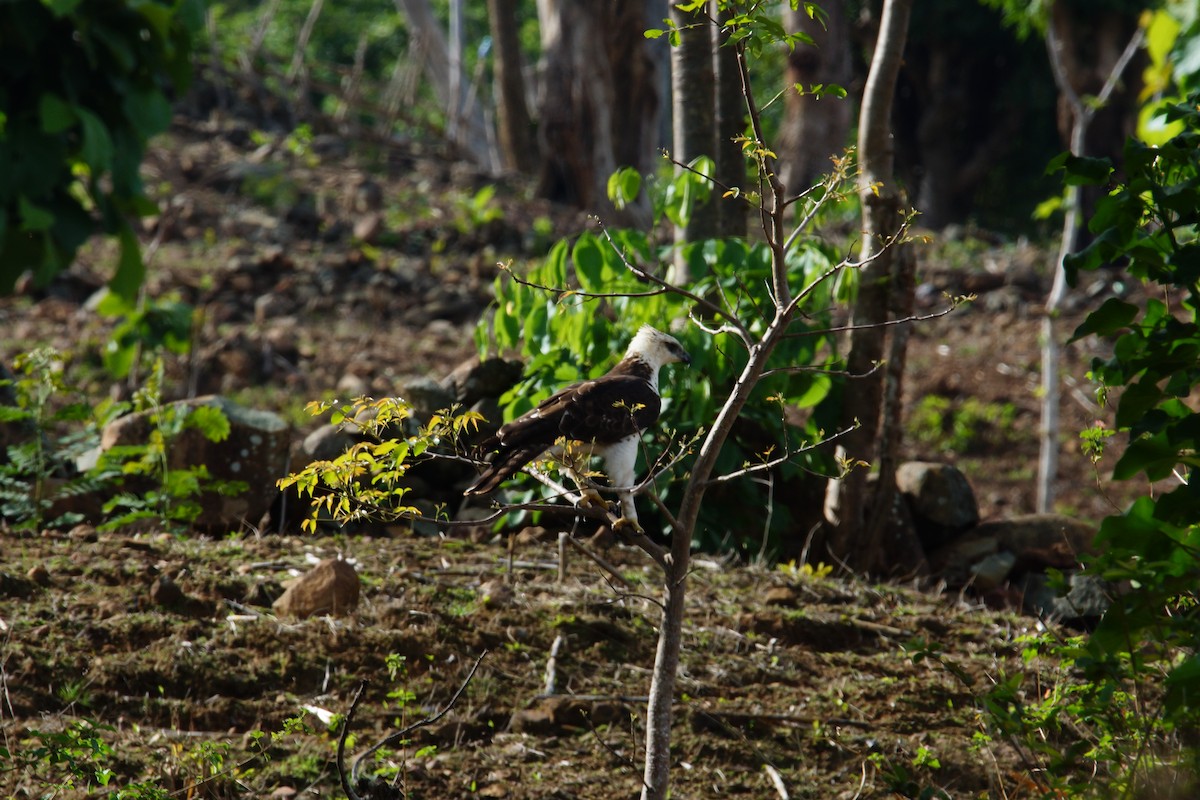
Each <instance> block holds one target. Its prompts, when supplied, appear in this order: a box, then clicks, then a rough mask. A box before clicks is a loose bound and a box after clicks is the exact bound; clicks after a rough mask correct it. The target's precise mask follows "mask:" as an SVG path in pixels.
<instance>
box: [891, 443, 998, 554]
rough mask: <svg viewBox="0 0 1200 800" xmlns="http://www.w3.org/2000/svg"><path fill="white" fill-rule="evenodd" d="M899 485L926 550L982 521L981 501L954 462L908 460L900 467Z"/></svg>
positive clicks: (898, 471) (918, 536)
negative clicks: (979, 502)
mask: <svg viewBox="0 0 1200 800" xmlns="http://www.w3.org/2000/svg"><path fill="white" fill-rule="evenodd" d="M896 488H897V489H898V490H899V492H900V494H901V496H903V497H904V499H905V500H906V501H907V502H908V506H909V510H910V511H911V512H912V519H913V524H914V525H915V526H916V531H917V538H918V539H919V540H920V542H921V544H922V545H923V546H924V548H925V550H926V551H928V550H931V549H933V548H936V547H938V546H940V545H943V544H945V543H946V542H948V541H950V540H951V539H953V538H955V537H956V536H958V535H959V534H961V533H962V532H963V531H966V530H968V529H970V528H972V527H974V525H975V524H976V523H978V522H979V504H978V503H977V502H976V500H975V493H974V492H973V491H972V490H971V484H970V483H968V482H967V477H966V476H965V475H963V474H962V472H960V471H959V470H958V469H957V468H955V467H953V466H951V465H950V464H938V463H934V462H928V461H908V462H906V463H904V464H901V465H900V468H899V469H897V470H896Z"/></svg>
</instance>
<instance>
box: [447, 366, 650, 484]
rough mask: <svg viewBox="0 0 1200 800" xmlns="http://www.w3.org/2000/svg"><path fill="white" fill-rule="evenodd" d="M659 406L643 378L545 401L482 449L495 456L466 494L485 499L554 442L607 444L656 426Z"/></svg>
mask: <svg viewBox="0 0 1200 800" xmlns="http://www.w3.org/2000/svg"><path fill="white" fill-rule="evenodd" d="M661 409H662V401H661V400H660V399H659V397H658V395H657V394H656V393H655V392H654V389H653V388H652V387H651V386H650V383H649V382H648V381H646V380H645V379H644V378H641V377H638V376H634V375H614V374H612V373H610V374H608V375H605V376H603V377H600V378H595V379H594V380H589V381H584V382H582V383H577V384H575V385H574V386H568V387H567V388H565V389H563V390H561V391H559V392H556V393H555V394H553V395H551V396H550V397H547V398H546V399H545V400H543V401H542V402H541V403H540V404H538V406H537V408H535V409H533V410H532V411H528V412H526V413H525V414H523V415H522V416H520V417H518V418H517V419H514V420H513V421H512V422H509V423H508V424H506V425H504V426H503V427H502V428H500V430H499V431H497V432H496V435H495V436H493V437H492V438H490V439H489V440H487V441H486V442H484V443H483V444H482V445H481V449H482V450H484V451H487V450H495V451H496V455H495V457H494V458H493V459H492V463H491V464H490V465H488V467H487V469H485V470H484V472H483V474H482V475H480V476H479V478H478V479H477V480H476V481H475V483H473V484H472V485H471V486H470V488H468V489H467V490H466V494H486V493H488V492H490V491H492V490H493V489H495V488H496V487H497V486H499V485H500V483H502V482H503V481H505V480H507V479H508V478H509V477H511V476H512V475H514V474H515V473H517V472H518V471H519V470H520V469H521V468H522V467H524V466H525V465H526V464H528V463H529V462H531V461H533V460H534V459H536V458H537V457H538V456H540V455H541V454H542V453H544V452H546V451H547V450H549V449H550V448H551V447H552V446H553V445H554V443H555V442H556V441H557V440H558V438H559V437H560V436H561V437H565V438H567V439H572V440H575V441H580V442H587V443H598V444H611V443H613V442H616V441H618V440H620V439H624V438H625V437H627V436H629V435H631V434H634V433H637V432H639V431H643V430H645V429H646V428H648V427H650V426H651V425H653V424H654V422H655V420H657V419H658V415H659V412H660V411H661Z"/></svg>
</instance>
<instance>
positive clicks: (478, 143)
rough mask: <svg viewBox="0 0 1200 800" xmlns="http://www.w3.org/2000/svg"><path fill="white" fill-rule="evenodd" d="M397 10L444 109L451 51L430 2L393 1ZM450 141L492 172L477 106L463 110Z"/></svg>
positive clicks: (447, 102) (448, 97) (448, 98)
mask: <svg viewBox="0 0 1200 800" xmlns="http://www.w3.org/2000/svg"><path fill="white" fill-rule="evenodd" d="M394 2H395V4H396V9H397V10H398V11H399V12H400V13H401V14H403V15H405V16H406V17H407V18H408V21H409V24H410V25H412V33H413V38H414V39H418V40H419V41H420V46H419V47H418V48H417V52H420V53H424V54H425V56H426V58H425V64H424V66H425V74H426V76H427V77H428V78H429V81H430V83H432V84H433V90H434V94H436V95H437V98H438V101H439V102H440V103H441V104H442V107H443V108H449V107H450V105H451V89H452V82H451V79H450V48H449V45H448V44H447V43H446V35H445V34H444V33H442V29H441V28H440V27H439V26H438V24H437V19H436V18H435V17H434V16H433V10H432V9H431V8H430V7H429V0H394ZM451 141H453V142H454V143H455V144H457V145H458V146H459V147H460V148H462V150H463V152H464V153H465V154H466V155H467V156H468V157H469V158H470V159H471V160H472V161H474V162H475V163H476V164H477V165H478V166H480V167H482V168H483V169H485V170H488V171H495V169H494V168H495V165H494V164H492V157H491V153H490V152H489V150H490V149H489V147H488V138H487V131H486V129H485V127H484V123H483V112H482V111H481V110H480V108H479V106H475V107H473V108H469V109H466V110H465V111H464V119H463V120H462V121H461V128H460V129H459V130H457V131H456V136H455V138H453V139H452V140H451Z"/></svg>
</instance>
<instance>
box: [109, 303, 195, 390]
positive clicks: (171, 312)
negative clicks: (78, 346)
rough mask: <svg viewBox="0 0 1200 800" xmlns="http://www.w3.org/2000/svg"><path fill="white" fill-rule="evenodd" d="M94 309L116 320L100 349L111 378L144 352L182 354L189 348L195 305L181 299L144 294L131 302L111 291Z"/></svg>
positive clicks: (130, 368) (131, 367) (131, 368)
mask: <svg viewBox="0 0 1200 800" xmlns="http://www.w3.org/2000/svg"><path fill="white" fill-rule="evenodd" d="M97 311H99V312H100V313H101V314H103V315H105V316H108V317H114V318H116V319H118V320H119V322H118V323H117V324H116V325H115V326H114V327H113V330H112V333H111V334H109V337H108V342H106V343H105V345H104V351H103V353H102V358H103V360H104V368H105V369H106V370H108V373H109V374H110V375H112V376H113V377H114V378H124V377H126V376H128V375H129V374H130V373H131V372H134V371H135V370H136V368H137V367H138V359H139V357H140V356H141V355H142V354H143V353H147V354H148V353H161V352H162V351H163V350H167V351H169V352H172V353H177V354H185V353H187V352H188V351H189V350H190V349H191V346H192V316H193V314H194V309H193V308H192V307H191V306H190V305H188V304H187V303H184V302H181V301H180V300H177V299H173V298H165V299H162V300H158V299H151V298H147V297H145V296H144V295H143V296H139V298H138V299H137V301H136V302H130V301H129V300H128V299H126V298H124V297H122V296H121V295H119V294H116V293H113V292H110V293H108V294H107V295H105V297H104V299H103V300H101V301H100V305H99V306H98V308H97Z"/></svg>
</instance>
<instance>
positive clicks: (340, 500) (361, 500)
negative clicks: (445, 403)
mask: <svg viewBox="0 0 1200 800" xmlns="http://www.w3.org/2000/svg"><path fill="white" fill-rule="evenodd" d="M308 410H309V412H310V413H311V414H313V415H314V416H317V415H321V414H326V413H328V414H329V415H330V422H331V423H332V424H334V425H341V424H346V425H351V426H355V427H358V429H359V430H360V432H361V433H362V434H363V435H364V436H366V437H368V438H367V439H366V440H364V441H361V442H358V443H356V444H354V445H353V446H351V447H350V448H349V449H348V450H347V451H346V452H345V453H343V454H342V455H340V456H338V457H337V458H334V459H331V460H326V461H314V462H313V463H311V464H309V465H308V466H306V467H305V468H304V469H302V470H301V471H300V472H297V473H293V474H292V475H288V476H287V477H285V478H281V479H280V481H279V487H280V488H281V489H287V488H289V487H295V489H296V491H297V492H299V494H300V496H301V497H308V498H310V499H311V500H312V507H311V513H310V514H309V516H308V517H307V518H306V519H305V520H304V521H303V523H302V527H303V528H304V530H306V531H308V532H310V533H312V532H315V531H316V528H317V521H318V519H319V518H320V516H321V515H322V514H326V515H328V516H329V517H331V518H332V519H334V520H336V521H337V522H339V523H343V524H344V523H348V522H353V521H356V520H362V519H374V520H380V519H382V520H400V519H408V520H412V519H417V518H420V517H421V516H422V514H421V512H420V510H419V509H417V508H416V507H415V506H413V505H410V504H409V503H408V502H407V500H406V496H407V495H408V493H409V487H408V486H407V485H406V484H405V476H406V475H407V473H408V471H409V470H410V469H411V468H412V467H413V465H414V464H416V463H418V462H420V461H421V460H423V459H425V458H427V457H430V458H431V457H433V455H434V453H435V452H439V451H441V452H442V454H443V455H447V456H449V457H456V456H454V455H453V451H455V450H456V449H457V448H458V447H459V442H460V440H461V438H462V436H463V435H464V434H465V433H466V432H468V431H471V430H474V429H475V428H476V427H477V426H478V424H479V422H480V421H481V420H482V417H481V416H480V415H479V414H477V413H475V412H471V411H468V412H463V413H457V412H456V411H455V410H453V409H451V410H448V411H445V412H442V413H438V414H435V415H434V416H433V417H432V418H431V419H430V420H429V422H428V423H426V424H425V425H423V426H421V425H417V424H416V423H415V422H414V421H413V420H412V408H411V407H410V406H409V405H408V404H407V403H405V402H404V401H403V400H400V399H398V398H384V399H382V400H373V399H371V398H359V399H358V400H355V401H354V402H352V403H350V404H348V405H339V404H338V403H337V401H331V402H313V403H309V405H308ZM406 429H407V430H408V431H410V433H408V434H407V435H404V432H405V430H406ZM397 433H399V434H401V435H400V436H397V435H396V434H397ZM447 450H449V451H450V452H445V451H447ZM435 516H438V517H442V516H444V512H443V511H442V510H438V511H437V512H435Z"/></svg>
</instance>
